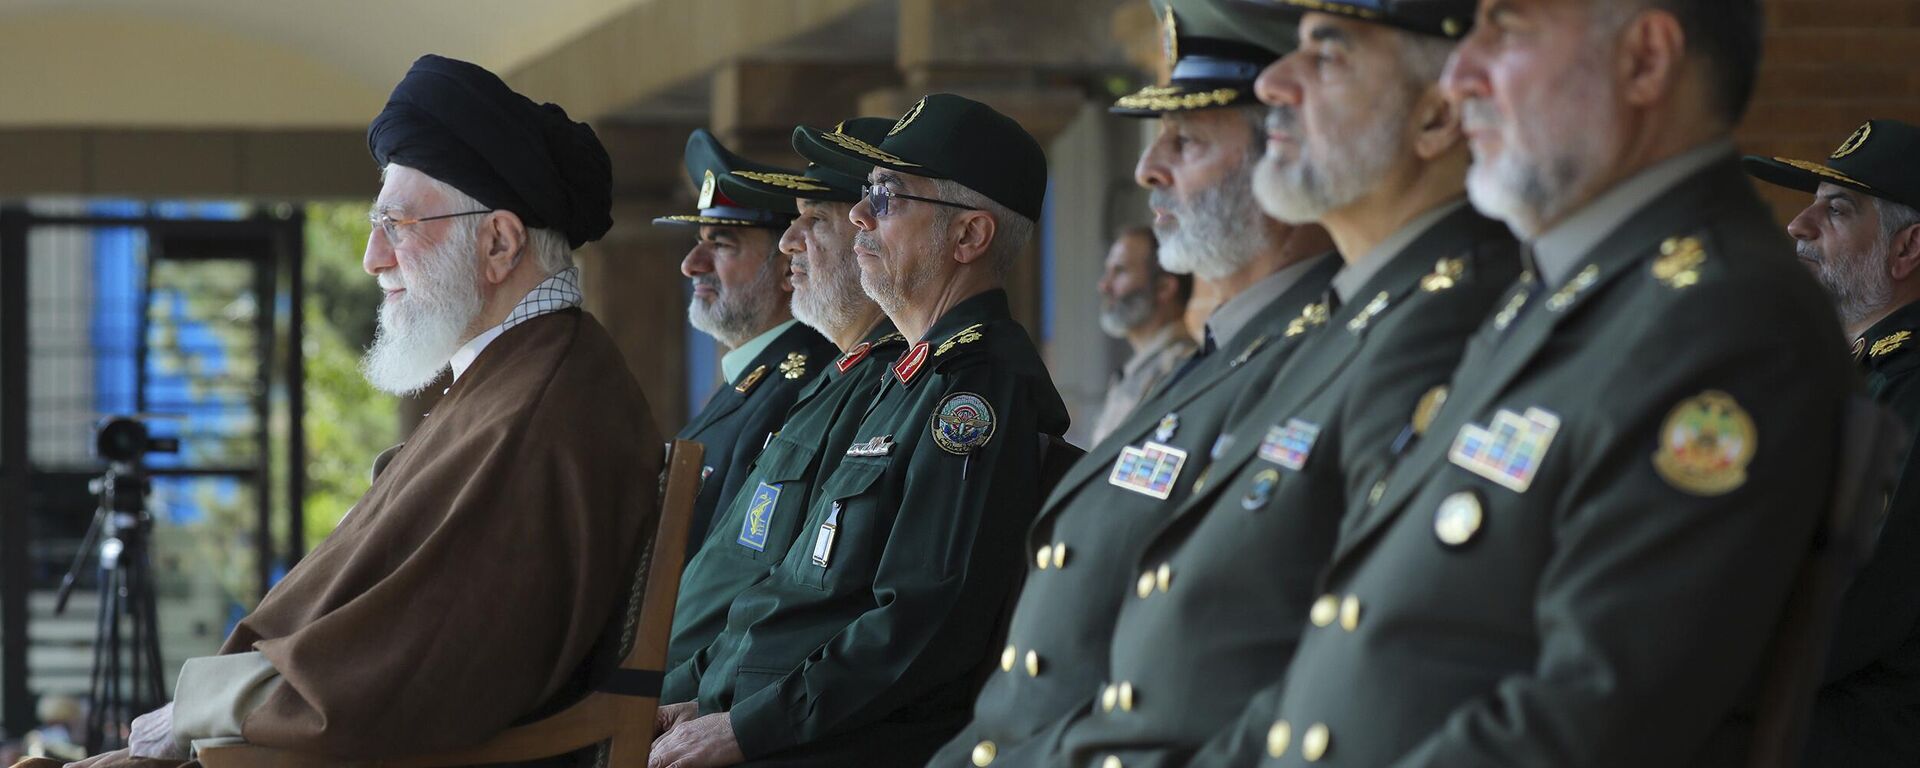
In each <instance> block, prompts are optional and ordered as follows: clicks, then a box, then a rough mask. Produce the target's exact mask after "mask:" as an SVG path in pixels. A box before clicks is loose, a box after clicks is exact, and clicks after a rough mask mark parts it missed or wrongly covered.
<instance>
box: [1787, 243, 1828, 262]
mask: <svg viewBox="0 0 1920 768" xmlns="http://www.w3.org/2000/svg"><path fill="white" fill-rule="evenodd" d="M1793 253H1794V255H1795V256H1799V257H1800V258H1803V259H1806V260H1807V261H1811V262H1814V263H1816V264H1817V263H1820V262H1822V261H1825V259H1823V258H1821V256H1820V249H1819V248H1817V247H1815V246H1814V244H1813V243H1809V242H1807V241H1805V240H1798V241H1795V242H1794V244H1793Z"/></svg>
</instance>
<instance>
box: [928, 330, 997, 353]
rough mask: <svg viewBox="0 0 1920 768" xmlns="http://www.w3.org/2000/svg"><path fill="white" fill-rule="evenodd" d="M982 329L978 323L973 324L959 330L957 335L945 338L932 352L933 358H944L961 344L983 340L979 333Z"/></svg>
mask: <svg viewBox="0 0 1920 768" xmlns="http://www.w3.org/2000/svg"><path fill="white" fill-rule="evenodd" d="M982 327H983V326H982V325H981V324H980V323H974V324H973V325H969V326H967V327H965V328H962V329H960V332H959V333H956V334H954V335H952V336H949V337H947V340H946V341H943V342H940V348H939V349H936V350H934V352H933V356H934V357H946V356H947V353H948V352H952V351H953V350H954V349H955V348H957V347H959V346H961V345H963V344H972V343H973V342H976V341H979V340H981V339H982V338H985V337H984V336H983V335H981V333H980V331H981V328H982Z"/></svg>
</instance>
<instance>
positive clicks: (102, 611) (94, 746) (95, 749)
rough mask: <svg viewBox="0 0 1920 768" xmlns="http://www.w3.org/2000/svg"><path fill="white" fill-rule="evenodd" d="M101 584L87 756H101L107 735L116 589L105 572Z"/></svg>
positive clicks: (100, 576)
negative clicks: (112, 607) (110, 631)
mask: <svg viewBox="0 0 1920 768" xmlns="http://www.w3.org/2000/svg"><path fill="white" fill-rule="evenodd" d="M96 576H97V578H98V579H99V582H98V583H96V584H95V585H94V595H95V597H96V598H97V599H98V600H99V605H98V607H96V608H95V610H94V618H93V667H92V670H91V671H90V672H88V673H87V731H86V734H85V735H84V736H83V739H82V741H83V742H84V746H85V747H86V749H87V754H90V755H97V754H100V753H101V752H102V751H104V750H103V749H102V748H103V747H104V746H105V745H106V735H107V722H108V719H107V710H106V707H107V701H108V699H107V695H106V694H107V689H106V682H107V680H106V675H105V672H106V668H107V665H106V660H107V650H108V648H107V635H108V630H107V623H108V621H109V620H110V617H111V616H112V614H111V613H108V611H107V608H108V606H109V605H110V604H111V602H112V601H111V598H110V597H109V595H110V594H111V593H112V589H113V586H112V585H111V584H109V583H108V578H109V574H108V572H107V571H106V570H104V569H102V570H100V571H98V572H97V574H96Z"/></svg>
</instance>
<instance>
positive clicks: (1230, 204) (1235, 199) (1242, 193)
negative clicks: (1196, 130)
mask: <svg viewBox="0 0 1920 768" xmlns="http://www.w3.org/2000/svg"><path fill="white" fill-rule="evenodd" d="M1249 154H1251V153H1249ZM1254 161H1255V158H1253V157H1249V158H1248V159H1246V160H1243V161H1242V162H1241V164H1240V166H1239V167H1237V168H1235V169H1234V170H1233V171H1232V172H1230V173H1228V174H1227V176H1226V178H1224V179H1221V180H1220V183H1218V184H1215V185H1214V186H1212V187H1210V188H1208V189H1205V190H1202V191H1200V192H1198V193H1196V194H1195V195H1194V196H1193V198H1192V199H1191V200H1190V201H1188V203H1187V204H1185V205H1181V204H1180V203H1179V202H1178V201H1177V200H1176V199H1175V198H1174V196H1173V193H1172V192H1171V191H1169V190H1167V189H1165V188H1159V189H1155V190H1153V192H1152V193H1151V194H1149V195H1148V199H1149V200H1150V201H1151V203H1152V205H1153V206H1154V207H1156V208H1164V209H1167V210H1171V211H1174V222H1173V223H1171V224H1158V225H1156V226H1155V227H1154V228H1153V231H1154V234H1156V235H1159V237H1160V252H1159V258H1160V268H1161V269H1164V270H1166V271H1168V272H1172V273H1174V274H1177V275H1193V276H1194V277H1197V278H1200V279H1202V280H1219V279H1221V278H1224V277H1226V276H1228V275H1231V274H1233V273H1235V272H1238V271H1240V269H1241V268H1242V267H1245V266H1246V265H1247V263H1248V262H1251V261H1253V257H1254V256H1255V255H1257V254H1258V253H1259V252H1260V248H1261V247H1262V246H1264V245H1266V238H1267V230H1266V229H1265V228H1264V227H1262V226H1261V222H1262V221H1264V220H1265V219H1266V214H1265V213H1263V212H1262V211H1261V210H1260V203H1259V202H1258V201H1256V200H1254V198H1253V168H1254V164H1255V162H1254Z"/></svg>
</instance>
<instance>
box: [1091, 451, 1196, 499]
mask: <svg viewBox="0 0 1920 768" xmlns="http://www.w3.org/2000/svg"><path fill="white" fill-rule="evenodd" d="M1186 463H1187V452H1186V451H1183V450H1180V449H1178V448H1175V447H1173V446H1171V445H1161V444H1160V443H1156V442H1153V441H1151V440H1149V441H1147V442H1146V443H1145V444H1144V445H1141V446H1138V447H1135V446H1131V445H1129V446H1127V447H1125V448H1122V449H1120V458H1118V459H1115V460H1114V462H1113V472H1111V473H1109V474H1108V475H1107V482H1108V483H1110V484H1112V485H1117V486H1120V487H1121V488H1125V489H1127V490H1129V491H1133V492H1134V493H1139V494H1145V495H1147V496H1152V497H1154V498H1156V499H1161V500H1165V499H1166V498H1167V497H1168V496H1171V495H1173V483H1174V481H1175V480H1178V479H1179V478H1180V468H1181V467H1183V466H1185V465H1186Z"/></svg>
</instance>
